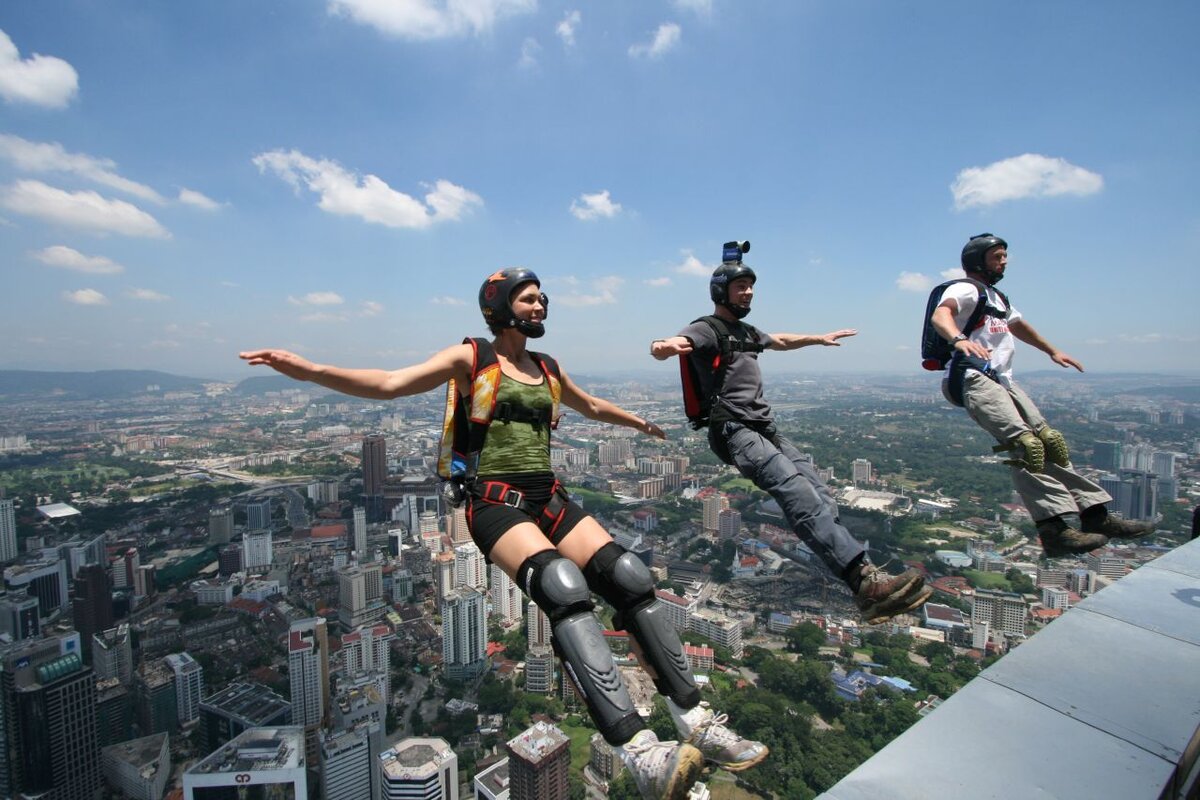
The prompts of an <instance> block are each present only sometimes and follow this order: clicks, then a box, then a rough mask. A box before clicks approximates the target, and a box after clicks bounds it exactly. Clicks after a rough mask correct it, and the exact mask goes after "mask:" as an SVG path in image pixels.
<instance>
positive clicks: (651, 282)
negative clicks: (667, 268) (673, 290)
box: [642, 276, 671, 286]
mask: <svg viewBox="0 0 1200 800" xmlns="http://www.w3.org/2000/svg"><path fill="white" fill-rule="evenodd" d="M642 282H643V283H645V284H646V285H647V286H670V285H671V279H670V278H667V277H665V276H664V277H662V278H649V279H648V280H645V281H642Z"/></svg>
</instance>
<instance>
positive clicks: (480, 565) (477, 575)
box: [454, 542, 487, 592]
mask: <svg viewBox="0 0 1200 800" xmlns="http://www.w3.org/2000/svg"><path fill="white" fill-rule="evenodd" d="M454 586H455V588H460V587H463V586H467V587H470V588H472V589H474V590H475V591H477V592H486V591H487V564H486V562H484V560H483V553H481V552H479V548H478V547H476V546H475V543H474V542H468V543H467V544H460V545H459V546H458V547H456V548H454Z"/></svg>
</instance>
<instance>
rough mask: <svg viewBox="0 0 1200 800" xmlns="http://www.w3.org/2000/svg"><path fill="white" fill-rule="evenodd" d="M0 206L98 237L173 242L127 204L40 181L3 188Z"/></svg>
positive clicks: (161, 230)
mask: <svg viewBox="0 0 1200 800" xmlns="http://www.w3.org/2000/svg"><path fill="white" fill-rule="evenodd" d="M0 205H3V206H4V207H5V208H7V209H9V210H10V211H16V212H17V213H19V214H26V215H28V216H31V217H39V218H41V219H44V220H47V221H49V222H54V223H57V224H59V225H69V226H71V227H74V228H83V229H86V230H91V231H95V232H97V233H119V234H122V235H124V236H144V237H149V238H154V239H170V238H171V234H170V232H168V231H167V229H166V228H164V227H163V226H162V225H160V224H159V223H158V220H156V219H155V218H154V217H152V216H150V215H149V214H147V213H146V212H145V211H142V210H141V209H140V208H138V207H137V206H135V205H132V204H130V203H126V202H125V201H124V200H109V199H108V198H105V197H101V196H100V195H99V194H97V193H96V192H91V191H80V192H67V191H64V190H62V189H56V188H54V187H53V186H47V185H46V184H44V183H42V182H41V181H29V180H25V181H17V182H16V183H14V184H12V185H11V186H6V187H4V189H3V190H0Z"/></svg>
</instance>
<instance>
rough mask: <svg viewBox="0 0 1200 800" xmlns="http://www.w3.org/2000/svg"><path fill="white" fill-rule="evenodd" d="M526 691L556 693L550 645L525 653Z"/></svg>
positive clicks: (535, 647)
mask: <svg viewBox="0 0 1200 800" xmlns="http://www.w3.org/2000/svg"><path fill="white" fill-rule="evenodd" d="M531 605H532V604H531ZM525 691H527V692H530V693H532V694H553V693H554V651H553V650H551V649H550V646H549V645H544V644H539V645H536V646H534V647H530V648H529V649H528V650H526V651H525Z"/></svg>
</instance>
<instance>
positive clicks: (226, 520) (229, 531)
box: [208, 508, 233, 545]
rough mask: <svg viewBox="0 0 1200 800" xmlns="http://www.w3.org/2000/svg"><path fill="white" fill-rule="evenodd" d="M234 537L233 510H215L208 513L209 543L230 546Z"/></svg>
mask: <svg viewBox="0 0 1200 800" xmlns="http://www.w3.org/2000/svg"><path fill="white" fill-rule="evenodd" d="M231 536H233V509H232V508H214V509H212V510H211V511H209V512H208V543H209V544H215V545H222V544H229V539H230V537H231Z"/></svg>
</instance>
